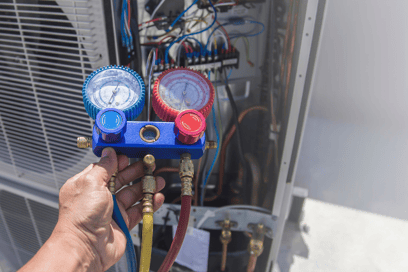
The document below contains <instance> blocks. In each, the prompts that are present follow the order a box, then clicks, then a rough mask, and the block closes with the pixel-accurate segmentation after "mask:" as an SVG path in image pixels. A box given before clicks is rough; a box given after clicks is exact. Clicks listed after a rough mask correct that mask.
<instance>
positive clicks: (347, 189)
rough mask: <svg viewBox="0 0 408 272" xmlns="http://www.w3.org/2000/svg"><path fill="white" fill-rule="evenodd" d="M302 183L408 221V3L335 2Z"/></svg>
mask: <svg viewBox="0 0 408 272" xmlns="http://www.w3.org/2000/svg"><path fill="white" fill-rule="evenodd" d="M326 11H327V13H326V20H325V22H324V24H325V25H324V29H323V32H322V36H321V39H322V40H321V47H320V50H319V57H318V61H317V63H316V69H315V75H314V77H315V78H314V85H313V86H312V88H313V93H312V101H311V108H310V112H309V116H308V120H307V123H306V129H305V136H304V140H303V145H302V149H301V155H300V158H299V166H298V171H297V175H296V185H298V186H301V187H306V188H309V195H310V196H311V197H312V198H316V199H320V200H323V201H328V202H332V203H335V204H340V205H344V206H348V207H352V208H357V209H363V210H366V211H370V212H375V213H380V214H384V215H389V216H393V217H398V218H403V219H408V16H407V14H408V1H406V0H389V1H383V0H382V1H379V0H328V1H327V10H326Z"/></svg>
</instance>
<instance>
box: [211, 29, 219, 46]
mask: <svg viewBox="0 0 408 272" xmlns="http://www.w3.org/2000/svg"><path fill="white" fill-rule="evenodd" d="M210 31H211V32H210V33H212V32H213V29H212V28H210ZM213 38H214V49H215V50H217V39H216V38H215V37H213ZM210 50H211V48H210Z"/></svg>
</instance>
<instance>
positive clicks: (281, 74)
mask: <svg viewBox="0 0 408 272" xmlns="http://www.w3.org/2000/svg"><path fill="white" fill-rule="evenodd" d="M292 11H293V0H290V3H289V11H288V16H287V18H286V30H285V40H284V42H283V53H282V59H281V71H280V83H281V84H280V93H282V83H283V79H284V77H285V60H286V54H287V52H286V51H287V48H288V42H289V35H290V34H289V33H290V23H291V22H292Z"/></svg>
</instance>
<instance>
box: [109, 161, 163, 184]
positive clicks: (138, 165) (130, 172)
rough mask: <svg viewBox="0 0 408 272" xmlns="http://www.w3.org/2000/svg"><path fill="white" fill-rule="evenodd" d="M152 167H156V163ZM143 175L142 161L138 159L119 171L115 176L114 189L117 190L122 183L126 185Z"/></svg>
mask: <svg viewBox="0 0 408 272" xmlns="http://www.w3.org/2000/svg"><path fill="white" fill-rule="evenodd" d="M154 168H156V165H155V166H154ZM153 170H154V169H153ZM143 175H144V172H143V162H142V161H138V162H135V163H132V164H131V165H129V166H128V167H126V168H125V169H123V170H122V171H121V172H119V173H118V175H117V176H116V180H115V181H116V185H115V189H116V190H119V189H120V188H122V187H123V186H124V185H127V184H129V183H130V182H132V181H134V180H136V179H138V178H141V177H142V176H143Z"/></svg>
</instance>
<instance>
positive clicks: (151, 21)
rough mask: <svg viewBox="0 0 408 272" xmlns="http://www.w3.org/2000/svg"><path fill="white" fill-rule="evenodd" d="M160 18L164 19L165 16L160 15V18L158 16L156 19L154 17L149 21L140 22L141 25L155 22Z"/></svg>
mask: <svg viewBox="0 0 408 272" xmlns="http://www.w3.org/2000/svg"><path fill="white" fill-rule="evenodd" d="M160 20H163V17H159V18H156V19H153V20H149V21H147V22H143V23H141V24H139V26H142V25H143V24H148V23H153V22H156V21H160Z"/></svg>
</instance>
